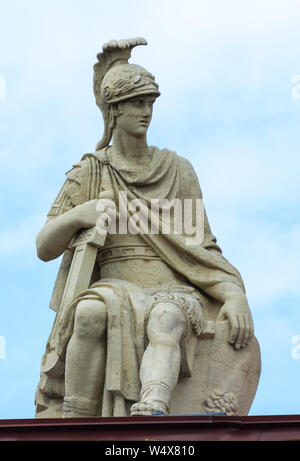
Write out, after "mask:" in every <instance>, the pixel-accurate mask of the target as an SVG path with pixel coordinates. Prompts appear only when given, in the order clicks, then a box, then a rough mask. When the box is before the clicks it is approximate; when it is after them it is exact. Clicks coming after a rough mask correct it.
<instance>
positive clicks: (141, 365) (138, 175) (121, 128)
mask: <svg viewBox="0 0 300 461" xmlns="http://www.w3.org/2000/svg"><path fill="white" fill-rule="evenodd" d="M145 44H146V41H145V40H144V39H128V40H120V41H115V40H112V41H110V42H108V43H107V44H105V45H104V46H103V52H101V53H99V54H98V56H97V57H98V62H97V63H96V64H95V66H94V93H95V97H96V102H97V105H98V106H99V107H100V109H101V111H102V114H103V118H104V134H103V137H102V139H101V141H100V142H99V143H98V144H97V146H96V150H95V152H92V153H88V154H85V155H84V156H83V157H82V159H81V160H80V161H79V162H78V163H76V164H75V165H74V166H73V168H72V169H71V170H70V171H69V172H67V174H66V181H65V183H64V184H63V187H62V189H61V191H60V193H59V194H58V196H57V198H56V200H55V202H54V203H53V205H52V207H51V209H50V212H49V214H48V219H47V221H46V224H45V225H44V227H43V228H42V230H41V231H40V233H39V235H38V237H37V252H38V256H39V257H40V258H41V259H42V260H44V261H49V260H52V259H55V258H57V257H58V256H60V255H62V254H63V258H62V262H61V266H60V269H59V273H58V277H57V281H56V284H55V287H54V291H53V295H52V299H51V304H50V307H51V308H52V309H54V310H55V311H56V312H57V314H56V318H55V322H54V325H53V328H52V331H51V334H50V337H49V340H48V343H47V346H46V351H45V354H44V356H43V358H42V364H41V378H40V382H39V384H38V388H37V392H36V399H35V402H36V416H37V417H59V416H63V417H87V416H124V415H130V414H131V415H152V414H153V412H162V413H167V412H170V413H199V412H206V413H207V412H216V411H217V412H224V413H226V414H228V415H233V414H240V415H243V414H247V413H248V411H249V408H250V406H251V403H252V400H253V398H254V395H255V392H256V388H257V384H258V380H259V375H260V351H259V346H258V343H257V341H256V338H255V337H254V336H253V321H252V316H251V313H250V309H249V306H248V302H247V298H246V295H245V289H244V285H243V281H242V279H241V276H240V274H239V272H238V271H237V270H236V269H235V268H234V267H233V266H232V265H231V264H230V263H229V262H228V261H227V260H226V259H225V258H224V257H223V255H222V253H221V249H220V247H219V246H218V245H217V243H216V238H215V237H214V236H213V234H212V233H211V230H210V226H209V223H208V220H207V216H206V213H205V210H204V209H203V208H202V209H201V204H202V203H203V202H202V193H201V190H200V187H199V184H198V180H197V177H196V175H195V172H194V170H193V167H192V165H191V164H190V162H189V161H188V160H187V159H185V158H183V157H181V156H179V155H177V154H176V153H175V152H172V151H170V150H168V149H163V150H160V149H158V148H157V147H152V146H148V145H147V138H146V134H147V130H148V127H149V124H150V122H151V117H152V110H153V104H154V103H155V100H156V98H157V97H159V96H160V92H159V89H158V85H157V83H156V82H155V79H154V77H153V76H152V75H151V74H150V73H149V72H148V71H147V70H145V69H144V68H143V67H141V66H139V65H134V64H129V63H128V59H129V57H130V55H131V50H132V48H133V47H134V46H136V45H145ZM166 203H168V204H173V205H174V203H176V206H177V205H178V206H179V208H178V207H177V209H176V210H177V211H176V210H175V208H174V207H173V211H172V213H173V214H172V213H169V215H168V217H169V228H168V229H169V232H163V231H162V228H163V225H164V222H165V221H164V219H165V217H164V216H166V215H164V213H163V211H164V206H165V204H166ZM185 203H186V204H191V203H192V207H191V208H189V211H188V212H182V210H183V208H182V209H180V206H181V205H182V207H184V205H185ZM137 204H138V206H137ZM199 204H200V205H199ZM154 205H156V206H157V208H156V211H157V210H158V212H157V213H156V214H155V213H152V211H153V208H154ZM198 205H199V207H200V208H197V207H198ZM124 210H125V211H124ZM150 210H151V213H150ZM199 210H200V211H199ZM201 210H202V213H201ZM169 211H170V209H169ZM124 216H125V217H126V219H124ZM200 218H201V220H200ZM199 220H200V221H201V222H199ZM186 221H189V225H191V223H194V227H192V228H193V229H194V230H195V232H196V234H197V226H198V227H199V226H200V227H201V231H202V233H201V240H199V241H198V240H197V239H196V240H191V238H192V237H193V235H192V234H191V233H190V234H189V233H188V232H187V225H186ZM182 223H183V226H181V232H180V231H178V228H179V227H180V226H179V224H182ZM195 223H196V224H195ZM142 224H143V225H142ZM145 224H148V225H149V228H147V229H145V228H144V227H143V226H145ZM149 229H150V231H149ZM188 237H189V238H190V240H187V238H188ZM196 237H197V235H196Z"/></svg>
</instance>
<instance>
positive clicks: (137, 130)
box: [115, 95, 155, 137]
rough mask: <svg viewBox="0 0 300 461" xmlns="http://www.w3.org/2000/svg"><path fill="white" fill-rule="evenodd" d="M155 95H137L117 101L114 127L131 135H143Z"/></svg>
mask: <svg viewBox="0 0 300 461" xmlns="http://www.w3.org/2000/svg"><path fill="white" fill-rule="evenodd" d="M154 102H155V96H152V95H145V96H137V97H135V98H132V99H128V100H126V101H122V102H120V103H118V106H117V111H118V112H119V114H118V116H117V118H116V125H115V128H117V129H119V130H122V131H123V132H125V133H128V134H130V135H133V136H137V137H140V136H144V135H145V134H146V132H147V130H148V127H149V125H150V122H151V118H152V110H153V104H154Z"/></svg>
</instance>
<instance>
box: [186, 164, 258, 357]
mask: <svg viewBox="0 0 300 461" xmlns="http://www.w3.org/2000/svg"><path fill="white" fill-rule="evenodd" d="M180 170H181V198H200V199H202V198H203V197H202V192H201V189H200V185H199V182H198V178H197V176H196V173H195V171H194V169H193V167H192V165H191V163H190V162H189V161H188V160H186V159H184V158H183V157H180ZM202 247H204V248H205V249H206V250H207V251H209V252H213V253H214V254H215V255H219V256H220V258H222V259H223V260H224V257H223V256H222V252H221V249H220V247H219V246H218V245H217V240H216V238H215V237H214V235H213V234H212V232H211V229H210V225H209V222H208V218H207V215H206V211H205V210H204V239H203V242H202ZM233 269H234V270H235V271H236V273H237V279H239V281H240V283H236V284H235V283H231V282H228V281H223V280H220V281H219V282H217V283H214V284H213V285H209V286H206V287H205V289H204V291H205V292H206V294H207V295H209V296H210V297H212V298H214V299H216V300H218V301H220V303H221V304H222V308H221V310H220V312H219V315H218V317H217V321H221V320H224V319H228V320H229V323H230V326H231V333H230V338H229V342H230V343H231V344H232V345H233V346H234V347H235V348H236V349H240V348H242V347H244V346H247V345H248V344H249V343H250V341H251V339H252V337H253V334H254V327H253V319H252V315H251V312H250V308H249V305H248V301H247V297H246V294H245V290H244V285H243V282H242V280H241V277H240V275H239V273H238V271H237V270H236V269H235V268H233Z"/></svg>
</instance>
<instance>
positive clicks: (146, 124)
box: [140, 120, 149, 126]
mask: <svg viewBox="0 0 300 461" xmlns="http://www.w3.org/2000/svg"><path fill="white" fill-rule="evenodd" d="M140 125H142V126H148V125H149V121H148V120H140Z"/></svg>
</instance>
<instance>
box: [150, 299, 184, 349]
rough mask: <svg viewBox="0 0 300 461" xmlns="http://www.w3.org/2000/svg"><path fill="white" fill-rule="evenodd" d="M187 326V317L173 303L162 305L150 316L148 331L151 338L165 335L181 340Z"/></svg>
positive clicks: (158, 305) (156, 307)
mask: <svg viewBox="0 0 300 461" xmlns="http://www.w3.org/2000/svg"><path fill="white" fill-rule="evenodd" d="M185 326H186V319H185V315H184V314H183V312H182V311H181V310H180V308H179V307H178V306H176V305H175V304H172V303H160V304H157V305H156V306H155V307H154V309H153V310H152V312H151V314H150V317H149V322H148V328H147V331H148V336H149V337H150V338H151V337H154V336H155V337H156V336H159V335H162V334H165V335H170V336H172V337H174V338H176V339H178V340H179V339H180V337H181V335H182V334H183V332H184V330H185ZM150 338H149V339H150Z"/></svg>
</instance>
